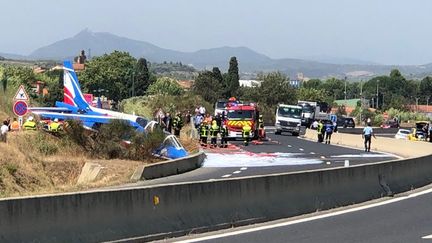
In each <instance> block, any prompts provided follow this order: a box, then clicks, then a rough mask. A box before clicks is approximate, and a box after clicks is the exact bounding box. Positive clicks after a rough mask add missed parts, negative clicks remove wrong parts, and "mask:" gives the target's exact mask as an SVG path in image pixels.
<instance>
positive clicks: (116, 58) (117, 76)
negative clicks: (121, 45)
mask: <svg viewBox="0 0 432 243" xmlns="http://www.w3.org/2000/svg"><path fill="white" fill-rule="evenodd" d="M135 64H136V60H135V58H133V57H132V56H131V55H129V53H127V52H120V51H114V52H112V53H111V54H104V55H103V56H100V57H96V58H93V59H92V60H91V61H89V62H88V63H87V64H86V69H85V70H84V71H83V72H82V73H80V74H79V76H80V80H81V81H82V82H83V87H84V89H85V90H86V91H88V92H92V93H95V95H105V96H107V97H108V98H109V99H112V100H114V101H115V102H118V101H120V100H122V99H124V98H127V97H128V96H129V90H128V83H129V80H130V75H131V70H134V68H135Z"/></svg>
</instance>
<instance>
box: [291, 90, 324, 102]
mask: <svg viewBox="0 0 432 243" xmlns="http://www.w3.org/2000/svg"><path fill="white" fill-rule="evenodd" d="M327 96H328V95H327V94H326V91H325V90H323V89H314V88H300V89H299V90H298V92H297V98H298V99H299V100H310V101H319V102H323V101H326V102H327Z"/></svg>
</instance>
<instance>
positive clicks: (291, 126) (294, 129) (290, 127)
mask: <svg viewBox="0 0 432 243" xmlns="http://www.w3.org/2000/svg"><path fill="white" fill-rule="evenodd" d="M301 119H302V107H301V106H298V105H284V104H279V105H278V106H277V109H276V122H275V127H276V132H275V134H277V135H279V134H281V133H282V132H290V133H291V134H292V135H294V136H298V135H299V134H300V129H301V122H302V121H301Z"/></svg>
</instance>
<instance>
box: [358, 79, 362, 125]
mask: <svg viewBox="0 0 432 243" xmlns="http://www.w3.org/2000/svg"><path fill="white" fill-rule="evenodd" d="M362 112H363V80H360V121H359V122H360V124H361V122H362V121H363V120H362Z"/></svg>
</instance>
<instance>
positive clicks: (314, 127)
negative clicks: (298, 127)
mask: <svg viewBox="0 0 432 243" xmlns="http://www.w3.org/2000/svg"><path fill="white" fill-rule="evenodd" d="M311 128H312V129H315V130H316V129H317V128H318V121H317V120H315V121H314V122H313V123H312V126H311Z"/></svg>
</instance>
